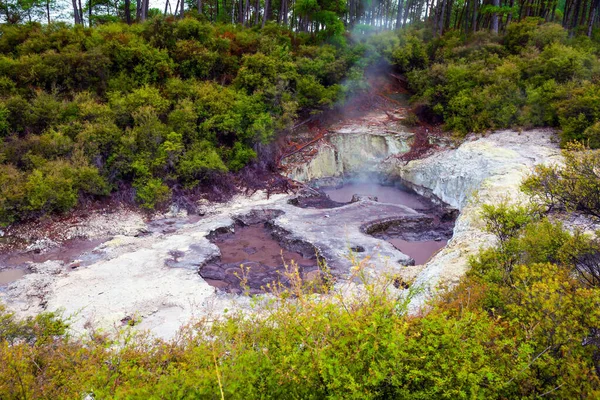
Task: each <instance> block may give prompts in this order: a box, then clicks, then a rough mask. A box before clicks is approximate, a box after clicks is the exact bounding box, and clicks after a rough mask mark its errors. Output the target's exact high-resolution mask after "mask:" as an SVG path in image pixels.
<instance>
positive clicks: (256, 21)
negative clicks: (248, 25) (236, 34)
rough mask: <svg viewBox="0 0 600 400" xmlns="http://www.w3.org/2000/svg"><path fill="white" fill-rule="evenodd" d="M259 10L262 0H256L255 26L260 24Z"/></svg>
mask: <svg viewBox="0 0 600 400" xmlns="http://www.w3.org/2000/svg"><path fill="white" fill-rule="evenodd" d="M259 11H260V0H256V14H254V26H256V25H258V14H259Z"/></svg>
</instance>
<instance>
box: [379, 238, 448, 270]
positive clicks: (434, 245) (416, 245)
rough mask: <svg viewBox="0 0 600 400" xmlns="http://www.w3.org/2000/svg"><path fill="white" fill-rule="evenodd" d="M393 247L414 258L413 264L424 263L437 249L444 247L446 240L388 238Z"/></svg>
mask: <svg viewBox="0 0 600 400" xmlns="http://www.w3.org/2000/svg"><path fill="white" fill-rule="evenodd" d="M388 242H389V243H391V244H392V245H393V246H394V247H395V248H397V249H398V250H400V251H401V252H403V253H404V254H406V255H407V256H410V257H411V258H412V259H413V260H415V264H417V265H421V264H425V263H426V262H427V261H429V259H430V258H431V257H433V256H434V255H435V254H436V253H437V252H438V251H440V250H441V249H443V248H444V247H446V244H447V243H448V241H447V240H437V241H436V240H424V241H416V242H409V241H408V240H403V239H398V238H395V239H394V238H392V239H388Z"/></svg>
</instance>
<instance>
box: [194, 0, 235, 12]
mask: <svg viewBox="0 0 600 400" xmlns="http://www.w3.org/2000/svg"><path fill="white" fill-rule="evenodd" d="M241 3H242V2H241V0H240V4H241ZM197 7H198V15H202V0H198V2H197Z"/></svg>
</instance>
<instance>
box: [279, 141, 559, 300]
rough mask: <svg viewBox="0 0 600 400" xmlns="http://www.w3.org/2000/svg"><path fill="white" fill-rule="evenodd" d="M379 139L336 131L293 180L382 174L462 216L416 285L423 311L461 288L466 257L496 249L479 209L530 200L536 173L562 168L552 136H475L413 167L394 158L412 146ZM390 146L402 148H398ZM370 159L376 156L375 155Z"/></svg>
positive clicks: (417, 162)
mask: <svg viewBox="0 0 600 400" xmlns="http://www.w3.org/2000/svg"><path fill="white" fill-rule="evenodd" d="M374 136H375V135H374V133H373V132H370V133H363V134H361V135H357V134H355V133H354V134H353V133H351V132H346V133H345V134H344V133H342V132H341V131H337V135H336V136H334V137H335V139H332V140H331V145H329V146H327V147H325V148H323V150H322V152H321V151H320V150H319V151H318V152H317V153H316V155H315V156H314V157H313V158H312V159H311V161H310V162H309V163H307V164H306V165H305V166H304V167H303V166H302V165H299V166H297V167H296V168H295V169H293V170H291V171H290V172H289V174H288V176H289V177H291V178H293V179H296V180H300V181H309V180H312V179H317V178H323V177H326V176H340V175H343V174H347V173H356V172H365V171H377V172H380V173H382V174H384V175H387V176H388V177H391V178H393V177H398V178H401V179H402V180H404V181H405V182H406V183H408V184H409V186H412V187H413V189H414V190H415V191H417V192H418V193H420V194H422V195H425V196H429V197H435V198H438V199H440V200H442V201H443V202H445V203H446V204H449V205H450V206H452V207H455V208H457V209H458V210H460V215H459V217H458V219H457V221H456V225H455V228H454V235H453V238H452V239H451V240H450V242H449V244H448V246H446V247H445V248H444V249H442V250H441V251H440V252H439V253H438V254H437V255H435V256H434V257H433V258H432V259H431V260H430V261H429V262H428V263H427V264H426V265H425V268H424V269H423V270H422V271H421V272H420V273H419V274H418V275H417V277H416V280H415V285H417V286H419V287H421V288H424V289H425V290H424V291H423V292H422V293H421V294H420V295H418V296H417V297H416V298H415V299H414V301H413V306H414V307H419V306H420V305H422V304H423V303H424V301H425V300H426V298H427V297H428V296H429V295H430V294H431V292H432V291H433V290H434V289H435V288H436V287H438V286H439V285H440V284H454V283H456V282H457V281H458V280H459V279H460V277H461V276H462V275H463V274H464V273H465V272H466V270H467V268H468V260H469V257H471V256H472V255H475V254H476V253H477V252H478V251H479V249H480V248H482V247H483V248H484V247H488V246H491V245H493V244H494V243H495V239H494V237H493V236H492V235H490V234H488V233H486V232H484V230H483V224H482V222H481V205H482V204H495V203H498V202H500V201H503V200H506V201H508V202H519V201H524V200H526V198H525V196H524V195H523V194H522V193H521V191H520V189H519V186H520V184H521V182H522V180H523V178H525V177H526V176H527V175H528V174H529V173H530V172H531V171H532V168H533V166H534V165H537V164H552V163H561V162H562V158H561V155H560V150H559V149H558V146H557V145H556V138H555V134H554V133H553V132H552V131H548V130H533V131H528V132H523V133H519V132H516V131H499V132H495V133H493V134H490V135H488V136H487V137H476V136H472V137H471V138H468V139H467V140H466V141H465V142H464V143H462V144H461V145H460V146H459V147H458V148H456V149H447V150H442V151H439V152H436V153H434V154H433V155H431V156H429V157H426V158H424V159H420V160H414V161H411V162H409V163H408V164H405V162H404V161H401V160H398V158H397V157H393V156H394V155H400V154H402V153H404V152H406V151H407V150H408V148H407V146H408V143H409V141H408V140H399V139H398V136H392V135H389V137H388V139H387V140H388V141H387V142H385V143H386V144H385V145H384V144H383V143H384V139H383V138H382V137H381V136H378V137H377V138H374ZM384 136H385V135H384ZM368 137H370V138H368ZM390 142H393V143H397V147H393V146H392V145H390ZM332 146H334V148H332ZM369 152H373V153H372V155H369V154H370V153H369ZM338 153H339V154H344V160H346V161H344V160H341V159H340V158H339V157H340V156H338V159H337V162H333V156H332V155H331V154H338ZM328 157H329V158H328ZM361 163H362V164H361ZM361 165H362V166H361Z"/></svg>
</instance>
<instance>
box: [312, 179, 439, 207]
mask: <svg viewBox="0 0 600 400" xmlns="http://www.w3.org/2000/svg"><path fill="white" fill-rule="evenodd" d="M322 190H323V192H324V193H325V194H327V196H329V198H330V199H331V200H333V201H337V202H340V203H348V202H350V201H351V200H352V196H353V195H355V194H362V195H367V196H375V197H377V201H379V202H380V203H391V204H401V205H403V206H407V207H410V208H413V209H425V208H429V206H430V204H429V203H428V201H427V200H426V199H425V198H423V197H422V196H419V195H418V194H416V193H414V192H412V191H410V190H409V189H408V188H405V187H402V186H386V185H382V184H379V183H376V182H350V183H346V184H344V186H341V187H339V188H323V189H322Z"/></svg>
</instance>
